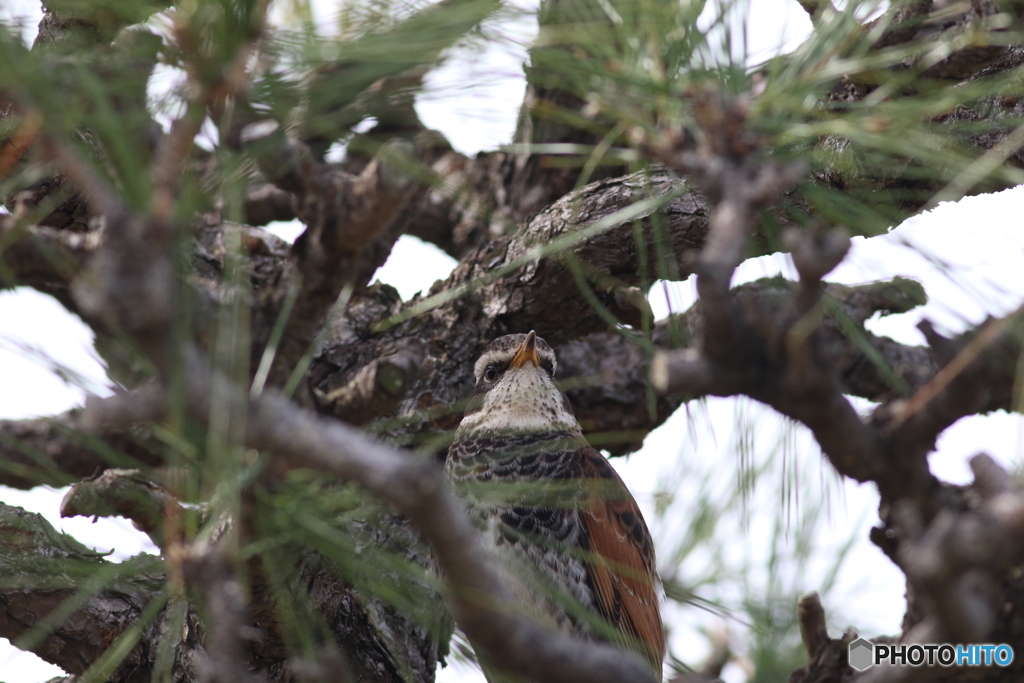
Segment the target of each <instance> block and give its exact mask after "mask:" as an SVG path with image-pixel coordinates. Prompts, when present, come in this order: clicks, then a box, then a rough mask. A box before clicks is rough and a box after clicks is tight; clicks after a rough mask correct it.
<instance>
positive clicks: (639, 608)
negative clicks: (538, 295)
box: [445, 332, 665, 677]
mask: <svg viewBox="0 0 1024 683" xmlns="http://www.w3.org/2000/svg"><path fill="white" fill-rule="evenodd" d="M554 374H555V354H554V352H553V351H552V350H551V347H550V346H548V344H547V343H546V342H545V341H544V340H543V339H541V338H539V337H537V336H536V334H534V333H533V332H530V333H529V334H510V335H507V336H504V337H499V338H498V339H496V340H494V341H493V342H491V343H490V344H489V345H488V346H487V348H485V349H484V351H483V354H482V355H481V356H480V359H479V360H478V361H477V363H476V366H475V367H474V375H475V377H476V388H475V389H474V391H473V396H472V399H471V401H470V405H469V408H468V409H467V411H466V415H465V417H464V418H463V420H462V423H461V424H460V425H459V428H458V430H457V431H456V432H455V440H454V442H453V443H452V445H451V447H450V448H449V450H448V458H447V461H446V464H445V470H446V472H447V474H448V476H449V478H450V479H451V480H452V481H453V483H454V484H455V486H456V489H457V490H459V491H460V493H461V494H462V495H463V497H464V500H465V501H466V506H467V508H468V510H469V513H470V515H471V516H472V517H473V519H474V521H475V523H476V524H477V525H478V526H479V527H480V528H481V529H482V530H483V532H484V536H485V539H486V542H487V543H488V544H489V547H490V549H491V550H492V552H493V553H494V555H495V559H496V561H497V564H498V566H499V567H501V568H502V570H503V571H504V573H505V577H506V581H507V583H508V584H509V585H510V588H511V589H512V593H513V595H514V597H515V599H516V601H517V602H518V603H519V607H520V608H521V609H523V610H524V611H525V612H527V613H528V614H530V615H531V616H533V617H534V618H537V619H538V620H540V621H543V622H547V624H548V625H549V626H551V627H552V628H556V629H558V630H561V631H565V632H568V633H571V634H575V635H578V636H581V637H585V638H593V639H599V640H607V641H611V642H614V643H618V644H620V645H622V646H624V647H628V648H630V649H632V650H634V651H636V652H638V653H639V654H640V655H641V656H643V657H644V658H646V659H647V660H648V661H649V662H650V664H651V667H652V669H653V670H654V671H655V672H657V674H658V675H659V677H660V675H661V662H662V659H663V658H664V655H665V639H664V633H663V631H662V624H661V616H660V614H659V610H658V597H657V593H656V592H655V579H654V576H655V561H654V546H653V543H652V542H651V534H650V532H649V531H648V530H647V525H646V523H645V522H644V519H643V516H642V515H641V514H640V509H639V508H638V507H637V504H636V501H634V500H633V497H632V496H631V495H630V493H629V491H628V490H627V489H626V485H625V484H624V483H623V482H622V479H620V478H619V476H618V474H616V472H615V470H614V469H612V467H611V465H609V464H608V461H607V460H605V459H604V457H602V456H601V454H600V453H598V452H597V451H596V450H594V448H593V447H592V446H590V445H589V444H588V443H587V441H586V440H585V439H584V438H583V432H582V430H581V429H580V425H579V423H578V422H577V421H576V417H575V415H574V414H573V411H572V406H570V404H569V399H568V398H567V397H566V396H565V394H563V393H562V392H561V391H559V389H558V388H557V387H556V386H555V383H554V380H553V377H554Z"/></svg>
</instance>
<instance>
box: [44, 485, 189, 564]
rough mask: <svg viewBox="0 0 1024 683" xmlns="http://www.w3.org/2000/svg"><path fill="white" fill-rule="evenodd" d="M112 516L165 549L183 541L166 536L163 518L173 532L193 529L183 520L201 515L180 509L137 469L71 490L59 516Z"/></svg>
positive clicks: (168, 493) (162, 490)
mask: <svg viewBox="0 0 1024 683" xmlns="http://www.w3.org/2000/svg"><path fill="white" fill-rule="evenodd" d="M79 515H81V516H83V517H113V516H118V515H119V516H121V517H125V518H126V519H130V520H131V521H132V523H133V524H134V525H135V528H137V529H138V530H139V531H142V532H143V533H145V534H146V535H147V536H149V537H150V539H152V541H153V543H154V544H156V545H157V546H159V547H160V548H163V549H165V550H166V548H167V545H168V543H170V542H174V541H177V542H181V541H182V540H183V539H182V538H171V539H168V538H166V536H165V524H164V522H165V519H166V518H168V517H173V518H174V519H175V529H176V530H177V531H178V532H179V535H180V532H181V531H182V530H183V529H184V528H192V526H191V525H188V524H185V523H184V522H183V521H182V520H183V519H184V518H185V517H189V516H195V517H199V516H200V515H201V513H199V512H198V511H193V510H191V509H187V508H185V507H183V506H182V505H181V504H180V503H179V502H178V500H177V499H176V498H175V497H174V496H172V495H171V493H170V492H169V491H167V490H166V489H164V488H163V487H161V486H159V485H158V484H155V483H153V482H152V481H150V480H149V479H148V478H146V477H145V475H143V474H142V473H141V472H139V471H138V470H123V469H109V470H106V471H104V472H103V474H101V475H99V476H98V477H95V478H93V479H87V480H86V481H83V482H82V483H80V484H76V485H75V486H73V487H71V490H70V491H68V493H67V494H66V495H65V496H64V500H63V501H61V504H60V516H61V517H75V516H79Z"/></svg>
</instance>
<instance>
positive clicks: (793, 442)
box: [0, 0, 1024, 683]
mask: <svg viewBox="0 0 1024 683" xmlns="http://www.w3.org/2000/svg"><path fill="white" fill-rule="evenodd" d="M753 4H754V8H753V10H752V11H753V12H755V13H756V14H755V15H754V16H752V20H751V22H750V33H749V36H750V45H751V49H752V52H754V53H756V54H758V55H760V56H761V58H763V57H764V56H767V55H768V54H769V53H770V52H772V51H774V50H776V49H780V48H781V49H783V50H785V49H790V48H791V47H792V46H793V45H794V44H795V43H797V42H799V41H800V40H801V39H802V38H803V36H804V35H805V33H806V31H807V30H808V29H809V24H808V22H807V21H806V17H805V16H804V14H803V12H802V10H801V9H800V8H799V6H798V5H797V4H796V2H786V1H784V0H772V1H767V2H766V1H762V2H756V3H753ZM11 17H24V18H25V24H26V26H28V27H33V26H34V25H35V23H36V22H37V21H38V3H35V2H23V1H22V0H17V1H15V2H11V1H10V0H7V1H6V2H4V3H0V21H3V20H4V19H10V18H11ZM532 30H533V29H532V23H531V22H528V21H524V22H521V23H520V24H519V25H517V27H516V31H515V35H516V40H510V41H508V42H507V43H505V44H504V45H501V46H497V47H495V49H493V50H491V51H489V52H488V53H487V54H486V55H484V56H479V55H475V56H473V57H472V58H463V59H460V58H459V56H458V55H455V57H454V58H453V59H451V60H449V64H448V65H446V66H445V67H443V68H441V69H438V70H436V71H435V72H433V73H432V74H431V76H430V77H429V80H428V84H429V87H430V90H431V95H430V96H429V97H426V98H423V99H422V100H421V101H420V102H419V104H418V111H419V113H420V116H421V118H422V119H423V121H424V123H426V124H427V125H428V126H430V127H433V128H436V129H438V130H441V131H442V132H444V133H445V134H446V135H447V136H448V138H449V140H451V141H452V143H453V144H454V145H455V146H456V147H457V148H458V149H459V150H460V151H462V152H464V153H467V154H473V153H476V152H477V151H480V150H482V149H493V148H495V147H497V146H498V145H500V144H502V143H505V142H507V141H508V140H509V139H510V138H511V133H512V129H513V128H514V125H515V117H516V114H517V111H518V106H519V102H520V101H521V98H522V93H523V87H524V84H523V79H522V72H521V68H520V65H521V64H522V62H523V59H524V57H525V46H526V45H528V44H529V41H530V39H531V37H532ZM29 32H30V33H31V29H30V30H29ZM1021 215H1024V188H1018V189H1015V190H1011V191H1006V192H1003V193H1000V194H999V195H994V196H988V197H976V198H968V199H965V200H963V201H961V202H959V203H957V204H946V205H942V206H940V207H939V208H938V209H936V210H935V211H933V212H931V213H930V214H928V215H925V216H921V217H918V218H915V219H912V220H911V221H908V222H907V223H906V224H904V225H903V226H900V227H899V228H898V229H896V230H894V231H893V232H892V233H890V235H888V236H883V237H878V238H874V239H872V240H863V239H856V240H855V241H854V248H853V250H852V251H851V254H850V256H849V257H848V258H847V259H846V261H844V263H843V264H842V265H841V266H840V267H839V268H838V269H837V270H836V271H835V272H834V273H833V274H832V275H831V276H830V277H829V279H830V280H833V281H837V282H845V283H858V282H865V281H870V280H876V279H882V278H890V277H892V276H894V275H904V276H910V277H914V278H916V279H918V280H920V281H922V282H923V283H924V284H925V287H926V290H927V291H928V292H929V295H930V297H931V301H930V303H929V304H928V305H927V306H925V307H922V308H921V309H917V310H915V311H912V312H910V313H907V314H904V315H899V316H892V317H890V318H884V319H878V320H875V321H872V323H871V325H872V329H873V330H874V331H875V332H877V333H879V334H887V335H889V336H892V337H894V338H895V339H898V340H899V341H903V342H906V343H922V341H923V340H922V339H921V336H920V333H919V332H918V331H917V330H916V329H915V328H914V325H915V324H916V323H917V322H918V321H919V320H920V319H921V318H922V317H928V318H929V319H931V320H933V321H936V322H937V323H938V324H939V325H940V326H941V327H943V328H945V329H947V330H951V331H958V330H960V329H963V328H964V327H965V326H966V325H968V324H974V323H977V322H978V321H980V320H981V319H982V318H983V317H984V316H985V315H986V314H1000V313H1005V312H1007V311H1009V310H1011V309H1012V308H1014V307H1016V306H1017V305H1019V303H1020V301H1021V300H1022V299H1024V276H1022V273H1024V231H1021V230H1020V217H1021ZM278 227H279V229H278V232H279V234H281V235H282V236H285V237H286V238H289V239H293V238H294V235H295V231H296V229H295V228H294V226H292V227H289V226H278ZM965 234H969V235H970V238H969V239H965V238H964V236H965ZM453 265H454V262H453V261H452V260H451V259H450V258H449V257H448V256H446V255H445V254H443V253H442V252H441V251H440V250H438V249H436V248H435V247H433V246H431V245H425V244H423V243H421V242H419V241H418V240H415V239H414V238H403V239H402V240H401V241H400V242H399V244H398V246H397V247H396V249H395V251H394V253H393V254H392V257H391V259H390V260H389V261H388V263H387V264H386V265H385V266H384V267H383V268H382V269H381V270H380V271H379V273H378V277H379V278H380V279H381V280H382V281H384V282H388V283H390V284H393V285H395V286H396V287H397V288H398V290H399V292H400V293H401V294H402V296H403V297H404V298H409V297H411V296H412V295H413V294H414V293H415V292H416V291H419V290H426V289H427V288H429V286H430V284H432V283H433V281H434V280H435V279H439V278H443V277H445V276H446V275H447V274H448V272H449V271H450V270H451V268H452V267H453ZM791 270H792V269H791V266H790V265H789V261H788V258H787V257H785V256H782V255H776V256H771V257H764V258H761V259H755V260H753V261H750V262H748V263H746V264H744V266H743V267H742V268H741V269H740V272H739V273H738V274H737V283H739V282H743V281H748V280H752V279H756V278H758V277H763V276H766V275H774V274H777V273H780V272H783V273H786V274H789V275H791V274H792V273H791ZM693 298H694V297H693V286H692V283H690V282H686V283H672V284H666V285H665V286H664V287H662V286H660V285H659V286H656V287H655V288H653V289H652V293H651V300H652V306H653V307H654V309H655V311H656V312H658V313H659V314H660V315H665V314H667V312H668V310H669V308H670V307H671V309H672V310H676V311H679V310H684V309H685V308H686V307H688V306H689V305H690V303H691V302H692V301H693ZM91 339H92V335H91V332H90V331H89V330H88V328H86V327H85V326H84V325H83V324H82V323H81V322H80V321H79V320H77V318H75V317H74V316H71V315H69V314H67V313H66V312H65V311H64V310H63V309H62V308H61V307H60V306H59V305H58V304H57V303H56V302H54V301H53V300H51V299H49V298H48V297H45V296H43V295H40V294H38V293H35V292H33V291H31V290H18V291H16V292H2V293H0V417H6V418H20V417H27V416H33V415H46V414H53V413H57V412H60V411H63V410H66V409H67V408H70V407H72V406H74V405H77V404H79V403H80V402H81V401H82V398H83V395H84V394H83V390H82V388H81V387H83V386H84V387H86V388H88V389H89V390H90V391H93V392H96V393H102V391H103V387H104V386H105V385H106V380H105V378H104V374H103V369H102V366H101V365H100V363H99V362H98V361H97V360H96V357H95V353H94V352H93V351H92V350H91ZM55 365H57V366H60V367H61V368H62V370H63V372H64V374H65V376H67V373H68V371H69V370H70V371H73V372H74V373H75V374H76V378H75V380H74V381H72V382H65V381H64V380H62V379H60V378H59V377H57V376H56V375H55V374H54V373H53V372H52V370H53V369H54V366H55ZM857 405H858V409H861V410H863V411H868V410H870V409H871V406H870V404H868V403H866V402H860V403H858V404H857ZM738 418H741V419H738ZM737 424H743V425H745V430H749V431H750V433H752V434H754V436H755V437H756V438H755V439H754V447H753V451H754V452H753V458H754V460H755V461H758V462H759V461H761V460H768V459H770V458H772V457H774V455H775V452H776V451H777V450H778V448H779V444H780V443H788V444H790V445H789V446H788V448H790V449H791V453H790V456H789V457H791V458H792V459H793V460H792V462H795V463H796V466H797V467H798V468H800V470H801V471H802V472H806V473H807V475H808V476H807V477H805V479H807V480H809V481H810V485H814V486H818V485H819V484H818V482H825V483H828V482H832V483H830V484H828V485H830V486H832V487H834V491H833V494H832V496H831V499H830V500H831V506H830V508H829V511H828V512H829V514H828V518H827V519H826V520H823V521H822V523H821V525H820V532H819V536H818V542H819V545H820V547H821V552H820V558H821V559H822V561H824V560H826V559H827V557H828V556H829V554H830V552H832V549H833V547H834V546H835V545H836V544H837V543H839V542H841V541H842V540H843V539H845V538H846V537H848V535H849V534H851V533H856V534H857V535H858V537H859V539H860V540H859V541H858V542H857V543H856V545H855V546H854V548H853V550H852V552H853V553H854V556H855V558H856V560H855V561H853V562H850V563H848V565H849V566H848V568H847V569H846V570H844V571H843V572H841V574H840V579H839V586H838V588H837V589H836V592H835V595H836V596H837V598H836V599H837V600H841V601H842V602H841V604H836V605H832V606H830V605H826V609H829V608H830V607H834V609H835V611H836V612H838V613H842V614H849V615H850V616H851V617H856V623H854V624H853V625H855V626H856V627H858V628H860V629H861V630H862V632H864V633H866V634H867V635H874V634H877V633H883V632H888V633H895V632H898V631H899V620H900V617H901V616H902V609H903V598H902V595H903V585H902V582H901V575H900V574H899V572H898V571H896V570H895V568H894V567H893V566H892V565H891V564H890V563H889V561H888V560H887V559H885V558H884V557H883V556H882V555H881V553H880V552H879V551H878V550H877V549H876V548H875V547H874V546H873V545H871V544H870V543H869V542H868V541H867V529H868V528H869V527H870V526H872V525H873V524H874V523H875V520H876V517H877V516H876V514H875V508H876V507H877V495H876V494H875V493H874V491H873V489H872V488H871V487H870V486H857V485H854V484H852V483H849V482H845V481H843V482H840V481H837V480H834V479H830V478H829V477H830V475H829V473H828V470H827V467H826V466H825V465H823V464H822V459H821V458H820V455H819V454H818V451H817V448H816V447H815V446H814V444H813V440H812V439H811V438H810V437H809V435H808V434H806V432H805V430H802V429H799V428H795V429H794V428H790V427H787V426H786V425H785V423H783V422H781V421H780V420H778V419H777V418H776V417H775V416H774V415H772V414H771V413H770V411H767V410H765V409H763V408H760V407H759V406H757V405H756V404H753V403H752V402H749V401H746V400H733V399H711V400H708V401H706V402H705V403H704V404H703V405H702V406H701V407H700V408H699V409H691V410H690V411H689V412H688V413H687V412H686V411H680V412H678V413H677V414H676V415H675V416H673V417H672V418H671V419H670V420H669V421H668V422H667V423H666V424H665V425H663V426H662V427H661V428H659V429H658V430H656V431H655V432H654V433H652V434H651V435H650V436H649V437H648V439H647V441H646V443H645V446H644V448H643V450H641V451H639V452H638V453H636V454H634V455H632V456H630V457H629V458H625V459H623V458H620V459H616V460H615V461H614V465H615V466H616V468H617V469H618V470H619V471H620V472H621V473H622V475H623V477H624V479H625V480H626V481H627V483H628V484H629V486H630V488H631V490H632V491H633V492H634V494H635V495H636V497H637V499H638V502H639V503H640V505H641V507H642V508H643V509H644V512H645V516H646V517H647V519H648V520H655V519H656V515H655V513H654V509H653V507H654V506H653V503H654V498H655V496H656V495H657V494H658V493H659V492H663V490H662V489H663V487H664V486H665V485H666V482H669V483H671V482H677V481H693V480H695V479H696V478H699V477H702V476H703V477H706V482H707V486H708V488H709V489H711V490H715V491H717V490H718V489H719V488H720V489H722V490H723V491H724V490H725V489H726V488H728V486H729V484H730V482H731V479H730V478H731V477H734V476H735V458H736V451H737V448H738V442H739V440H740V439H742V438H746V432H744V433H738V432H737V429H736V425H737ZM981 450H984V451H987V452H988V453H990V454H991V455H993V456H994V457H996V458H997V459H998V460H1000V461H1001V462H1003V463H1005V464H1007V465H1010V466H1017V465H1019V463H1020V462H1021V460H1022V458H1024V420H1022V418H1021V417H1020V416H1009V415H1006V414H996V415H991V416H985V417H972V418H967V419H965V420H962V421H961V422H959V423H958V424H957V425H955V426H954V427H953V428H952V429H950V430H947V431H946V432H945V433H944V434H943V436H942V438H941V439H940V441H939V444H938V452H937V453H936V454H935V455H933V456H932V460H931V462H932V466H933V469H934V470H935V472H936V473H937V474H938V475H939V476H940V477H942V478H944V479H946V480H948V481H954V482H966V481H968V479H969V477H968V469H967V467H966V461H967V458H968V457H969V456H971V455H973V454H974V453H976V452H978V451H981ZM821 485H825V484H821ZM659 487H662V488H659ZM61 495H62V493H61V492H51V491H48V490H46V489H36V490H34V491H31V492H20V491H13V490H10V489H4V488H2V487H0V500H3V501H4V502H6V503H8V504H12V505H20V506H23V507H25V508H27V509H31V510H36V511H39V512H41V513H43V514H45V515H46V516H47V517H48V518H49V519H50V520H51V521H52V522H53V523H54V524H55V525H56V526H57V527H58V528H63V529H64V530H66V531H67V532H69V533H72V534H74V535H75V536H76V537H78V538H79V539H81V540H83V541H84V542H86V543H88V544H90V545H92V546H94V547H97V548H100V549H104V550H110V549H113V550H114V551H115V554H114V556H113V557H114V558H115V559H119V558H124V557H128V556H131V555H132V554H135V553H137V552H140V551H141V550H144V549H146V548H147V547H149V546H148V542H147V541H146V539H145V538H144V537H142V536H141V535H140V534H138V533H137V532H135V531H134V530H133V529H131V527H130V525H129V524H128V523H127V522H125V521H124V520H99V521H98V522H96V523H92V522H90V521H89V520H83V519H75V520H61V519H59V517H58V515H57V513H56V510H57V507H58V505H59V501H60V497H61ZM723 495H724V494H723ZM753 495H754V498H753V499H752V500H751V502H750V509H752V510H756V509H757V506H758V504H766V505H771V504H772V503H773V501H770V500H767V501H765V500H761V499H760V498H758V496H765V495H772V492H771V491H761V492H759V493H758V492H755V494H753ZM686 505H687V500H685V499H683V500H680V501H677V503H676V506H675V507H673V508H672V509H671V510H670V514H669V515H667V516H666V521H665V522H664V523H652V533H654V535H655V539H656V545H657V547H658V550H659V554H660V557H661V560H662V562H663V563H664V562H666V561H667V557H668V550H667V549H668V548H671V547H672V545H673V543H675V542H676V541H677V539H678V538H679V536H680V534H681V533H682V531H681V529H682V528H683V527H685V524H686V519H687V514H688V512H687V507H686ZM747 523H748V524H749V525H750V526H748V527H747V528H746V531H743V532H742V533H741V532H739V531H738V530H737V531H730V532H729V533H734V534H738V535H737V536H736V537H737V539H738V540H740V542H739V543H738V544H736V548H734V554H735V556H736V562H738V563H741V562H742V561H744V558H746V560H748V561H750V560H753V561H755V562H756V561H757V558H758V557H760V556H762V555H763V554H764V553H766V552H767V549H766V546H765V543H762V541H765V542H766V534H764V533H762V530H761V529H759V528H758V526H757V525H758V524H759V523H760V522H759V520H757V519H754V520H747ZM688 561H690V560H688ZM693 561H694V562H695V566H693V567H689V566H684V568H683V570H684V574H685V573H686V572H688V571H690V572H699V571H700V569H701V567H700V566H696V565H699V563H700V561H701V558H695V559H693ZM865 567H869V568H870V569H869V570H868V571H865V569H864V568H865ZM662 568H663V570H664V569H667V567H666V566H665V565H664V564H662ZM826 569H827V567H826V566H825V565H821V566H812V567H809V568H808V570H807V573H806V574H805V575H802V576H800V577H799V579H800V580H801V581H803V582H806V588H807V590H811V589H814V588H816V587H817V582H818V581H820V580H821V577H822V576H823V575H824V573H825V571H826ZM709 619H710V618H709V617H708V616H707V615H705V614H702V613H695V610H692V609H690V610H680V609H679V608H676V607H672V608H670V609H668V610H667V611H666V621H667V622H668V623H669V624H670V625H671V626H672V632H671V638H672V642H673V643H674V644H675V645H676V646H677V647H678V648H679V651H680V652H682V653H685V657H686V659H687V661H690V662H692V663H696V662H697V661H699V660H700V658H701V653H700V652H699V651H693V650H687V649H686V647H687V645H688V644H692V643H694V642H698V641H699V640H700V639H698V638H695V635H696V629H698V628H700V627H707V626H713V625H714V624H713V623H712V622H711V621H709ZM844 625H845V624H844ZM731 627H732V628H733V629H734V630H736V631H737V633H738V637H737V642H742V639H743V638H742V630H741V629H740V628H739V627H738V626H737V625H735V624H733V625H732V626H731ZM59 674H60V671H59V670H58V669H56V667H52V666H50V665H47V664H45V663H43V662H42V661H41V660H39V659H38V658H36V657H34V656H33V655H31V654H27V653H20V652H19V651H17V650H15V649H14V648H11V647H10V646H8V645H6V641H0V680H3V681H6V683H35V682H36V681H42V680H45V679H46V678H48V677H51V676H54V675H59ZM726 678H727V680H741V678H742V677H741V672H740V670H739V669H738V668H736V667H733V668H732V670H728V671H727V672H726ZM439 680H440V681H442V683H454V682H455V681H469V680H481V681H482V680H483V679H482V677H479V676H478V675H475V674H473V673H472V672H468V671H466V670H465V669H462V668H460V667H449V668H448V669H447V670H445V671H443V672H442V674H441V676H440V677H439Z"/></svg>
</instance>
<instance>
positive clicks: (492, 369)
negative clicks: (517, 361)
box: [484, 364, 498, 382]
mask: <svg viewBox="0 0 1024 683" xmlns="http://www.w3.org/2000/svg"><path fill="white" fill-rule="evenodd" d="M496 379H498V366H497V365H493V364H492V365H488V366H487V369H486V370H484V381H485V382H493V381H494V380H496Z"/></svg>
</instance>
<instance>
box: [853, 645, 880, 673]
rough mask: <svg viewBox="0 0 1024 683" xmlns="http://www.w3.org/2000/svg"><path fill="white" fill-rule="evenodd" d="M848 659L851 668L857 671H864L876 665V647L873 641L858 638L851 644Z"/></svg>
mask: <svg viewBox="0 0 1024 683" xmlns="http://www.w3.org/2000/svg"><path fill="white" fill-rule="evenodd" d="M847 659H848V660H849V662H850V666H852V667H853V668H854V669H856V670H857V671H863V670H864V669H866V668H868V667H869V666H871V665H872V664H874V660H875V646H874V645H873V644H872V643H871V641H868V640H864V639H863V638H858V639H857V640H855V641H853V642H852V643H850V651H849V654H848V655H847Z"/></svg>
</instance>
